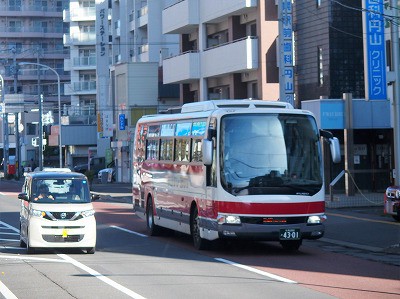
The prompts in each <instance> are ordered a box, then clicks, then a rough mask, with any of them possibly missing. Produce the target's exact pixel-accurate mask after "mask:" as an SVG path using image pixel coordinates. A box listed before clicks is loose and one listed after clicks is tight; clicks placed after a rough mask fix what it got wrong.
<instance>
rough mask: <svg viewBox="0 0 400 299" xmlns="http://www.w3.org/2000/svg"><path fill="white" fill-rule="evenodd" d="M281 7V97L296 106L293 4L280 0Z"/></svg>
mask: <svg viewBox="0 0 400 299" xmlns="http://www.w3.org/2000/svg"><path fill="white" fill-rule="evenodd" d="M278 3H279V4H278V9H279V45H280V57H279V89H280V92H279V93H280V95H279V98H280V100H281V101H284V102H288V103H290V104H292V105H293V106H294V68H293V66H294V55H293V4H292V0H280V1H279V2H278Z"/></svg>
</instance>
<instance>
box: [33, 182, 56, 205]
mask: <svg viewBox="0 0 400 299" xmlns="http://www.w3.org/2000/svg"><path fill="white" fill-rule="evenodd" d="M42 198H44V199H46V198H48V199H51V200H54V197H53V195H51V194H50V193H49V187H48V186H47V185H46V184H42V185H40V186H39V195H38V196H37V197H35V198H34V199H33V200H34V201H38V200H40V199H42Z"/></svg>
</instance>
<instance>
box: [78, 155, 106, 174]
mask: <svg viewBox="0 0 400 299" xmlns="http://www.w3.org/2000/svg"><path fill="white" fill-rule="evenodd" d="M88 165H89V164H88V163H85V164H79V165H76V166H75V167H74V171H75V172H79V173H83V174H85V173H86V171H87V170H88V169H89V167H88ZM104 165H105V160H104V158H103V157H99V158H91V159H90V170H91V171H93V174H94V176H96V175H97V173H98V172H99V170H101V169H103V168H104Z"/></svg>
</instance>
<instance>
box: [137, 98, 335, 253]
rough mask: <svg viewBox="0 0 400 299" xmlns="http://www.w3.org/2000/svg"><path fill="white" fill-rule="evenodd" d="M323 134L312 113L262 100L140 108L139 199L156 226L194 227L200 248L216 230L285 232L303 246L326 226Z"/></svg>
mask: <svg viewBox="0 0 400 299" xmlns="http://www.w3.org/2000/svg"><path fill="white" fill-rule="evenodd" d="M321 135H323V136H322V137H325V138H326V139H327V140H328V141H329V143H330V148H331V153H332V159H333V160H334V162H338V161H340V148H339V143H338V140H337V139H336V138H334V137H333V136H332V135H331V134H330V133H329V132H326V131H322V130H318V128H317V124H316V121H315V119H314V117H313V115H312V114H311V113H310V112H308V111H304V110H299V109H293V107H292V106H291V105H290V104H287V103H282V102H273V101H259V100H219V101H205V102H197V103H189V104H185V105H183V106H182V111H181V113H179V114H160V115H151V116H144V117H142V118H141V119H140V120H139V121H138V123H137V126H136V132H135V144H134V151H133V160H132V161H133V167H134V170H133V178H132V182H133V206H134V210H135V211H136V214H137V215H138V216H139V217H141V218H143V219H145V220H146V222H147V227H148V230H149V233H150V235H156V234H158V233H159V232H160V229H161V228H168V229H172V230H176V231H179V232H183V233H186V234H189V235H191V236H192V238H193V243H194V246H195V247H196V248H198V249H203V248H205V247H206V246H207V244H208V243H209V241H212V240H216V239H219V238H251V239H259V240H271V241H279V242H280V243H281V245H282V246H283V248H285V249H290V250H297V249H298V248H299V247H300V245H301V243H302V240H303V239H318V238H321V237H322V236H323V234H324V224H323V222H324V220H325V219H326V216H325V214H324V212H325V199H324V198H325V193H324V180H323V161H322V154H321V139H320V137H321Z"/></svg>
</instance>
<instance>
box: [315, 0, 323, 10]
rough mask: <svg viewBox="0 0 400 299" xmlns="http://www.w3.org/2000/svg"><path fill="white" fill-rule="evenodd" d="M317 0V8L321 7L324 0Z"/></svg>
mask: <svg viewBox="0 0 400 299" xmlns="http://www.w3.org/2000/svg"><path fill="white" fill-rule="evenodd" d="M316 2H317V8H320V7H321V4H322V0H316Z"/></svg>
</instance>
